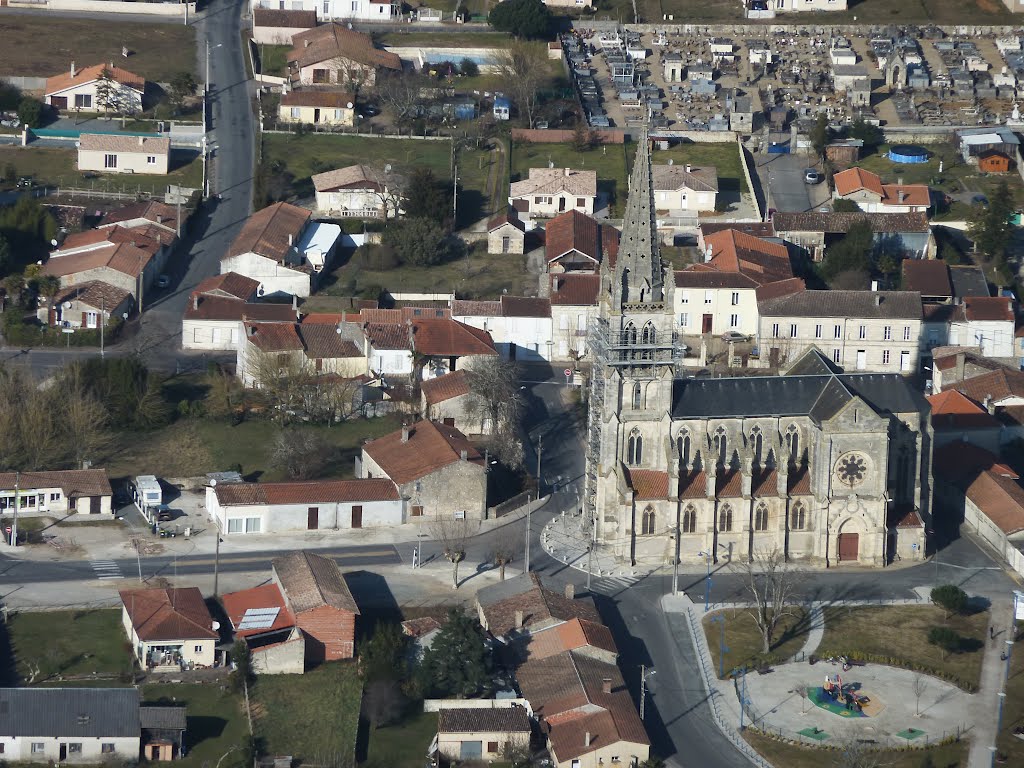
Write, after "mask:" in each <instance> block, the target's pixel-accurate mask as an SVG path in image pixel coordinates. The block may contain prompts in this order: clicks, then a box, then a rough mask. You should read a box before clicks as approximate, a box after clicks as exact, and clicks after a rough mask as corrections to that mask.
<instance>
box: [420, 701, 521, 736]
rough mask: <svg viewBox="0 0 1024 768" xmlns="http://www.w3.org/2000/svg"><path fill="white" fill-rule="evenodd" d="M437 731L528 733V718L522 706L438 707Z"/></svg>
mask: <svg viewBox="0 0 1024 768" xmlns="http://www.w3.org/2000/svg"><path fill="white" fill-rule="evenodd" d="M437 732H438V733H500V734H508V733H529V732H530V718H529V717H527V716H526V710H525V709H523V707H502V708H497V707H472V708H469V707H467V708H461V707H460V708H459V709H440V710H438V715H437Z"/></svg>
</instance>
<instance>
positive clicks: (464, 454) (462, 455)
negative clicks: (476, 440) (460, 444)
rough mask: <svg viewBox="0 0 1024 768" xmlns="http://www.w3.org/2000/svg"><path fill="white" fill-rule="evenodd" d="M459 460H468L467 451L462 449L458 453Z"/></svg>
mask: <svg viewBox="0 0 1024 768" xmlns="http://www.w3.org/2000/svg"><path fill="white" fill-rule="evenodd" d="M459 458H460V459H461V460H462V461H466V460H467V459H468V458H469V451H467V450H466V449H465V448H463V449H462V450H461V451H459Z"/></svg>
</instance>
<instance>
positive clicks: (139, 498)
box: [132, 475, 164, 514]
mask: <svg viewBox="0 0 1024 768" xmlns="http://www.w3.org/2000/svg"><path fill="white" fill-rule="evenodd" d="M163 500H164V494H163V491H162V490H161V489H160V481H159V480H157V479H156V476H155V475H139V476H138V477H136V478H135V481H134V482H133V483H132V501H134V502H135V506H137V507H138V508H139V511H140V512H142V513H143V514H146V510H147V509H149V508H150V507H158V506H160V505H161V504H162V503H163Z"/></svg>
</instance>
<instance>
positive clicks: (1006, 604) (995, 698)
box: [967, 601, 1014, 768]
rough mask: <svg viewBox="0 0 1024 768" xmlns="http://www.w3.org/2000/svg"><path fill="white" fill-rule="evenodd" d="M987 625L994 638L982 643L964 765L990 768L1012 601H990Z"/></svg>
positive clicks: (1010, 635)
mask: <svg viewBox="0 0 1024 768" xmlns="http://www.w3.org/2000/svg"><path fill="white" fill-rule="evenodd" d="M989 615H990V618H991V625H990V626H991V628H992V630H994V631H995V639H994V640H988V641H987V642H986V645H985V658H984V659H983V660H982V662H981V685H980V686H979V687H978V693H977V694H976V696H975V698H976V699H977V701H976V702H975V703H974V707H975V729H974V733H973V735H972V737H971V751H970V753H969V754H968V759H967V766H968V768H990V766H991V765H992V763H993V761H992V758H993V754H992V753H993V751H994V750H995V745H996V736H997V735H998V730H997V729H998V727H999V699H1000V696H999V694H1000V693H1001V692H1002V691H1003V688H1004V686H1005V685H1006V672H1007V665H1006V660H1005V659H1004V658H1002V655H1003V654H1004V653H1005V652H1006V651H1010V652H1011V653H1012V651H1013V649H1012V647H1011V645H1010V644H1012V641H1013V633H1014V620H1013V602H1012V601H1003V602H993V603H992V607H991V608H990V609H989Z"/></svg>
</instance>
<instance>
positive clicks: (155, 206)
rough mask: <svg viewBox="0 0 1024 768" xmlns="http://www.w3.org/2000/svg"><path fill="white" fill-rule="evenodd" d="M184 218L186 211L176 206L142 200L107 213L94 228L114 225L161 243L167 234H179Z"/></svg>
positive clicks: (157, 201) (158, 201)
mask: <svg viewBox="0 0 1024 768" xmlns="http://www.w3.org/2000/svg"><path fill="white" fill-rule="evenodd" d="M186 216H187V211H182V210H181V209H180V208H179V207H177V206H174V205H168V204H167V203H165V202H163V201H160V200H143V201H141V202H138V203H130V204H129V205H125V206H122V207H120V208H114V209H113V210H111V211H108V212H107V213H105V214H104V215H103V218H102V219H100V223H99V224H97V225H96V228H97V229H103V228H105V227H113V226H115V225H117V226H121V227H129V228H131V229H135V230H141V231H142V232H143V233H144V234H146V235H148V236H149V237H154V238H157V239H159V240H161V241H163V238H164V237H166V236H167V235H168V234H172V235H177V234H179V233H180V230H181V225H182V224H184V219H185V217H186ZM65 242H67V241H66V240H65Z"/></svg>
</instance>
